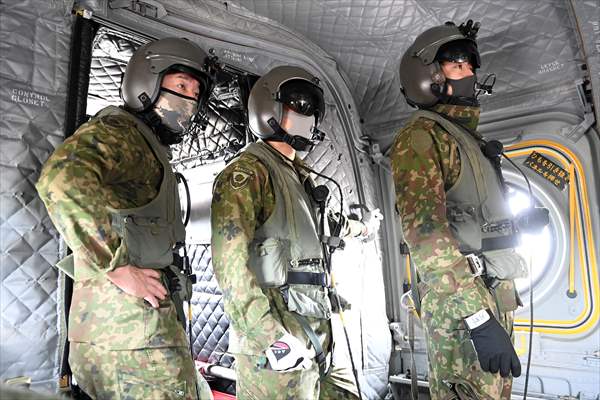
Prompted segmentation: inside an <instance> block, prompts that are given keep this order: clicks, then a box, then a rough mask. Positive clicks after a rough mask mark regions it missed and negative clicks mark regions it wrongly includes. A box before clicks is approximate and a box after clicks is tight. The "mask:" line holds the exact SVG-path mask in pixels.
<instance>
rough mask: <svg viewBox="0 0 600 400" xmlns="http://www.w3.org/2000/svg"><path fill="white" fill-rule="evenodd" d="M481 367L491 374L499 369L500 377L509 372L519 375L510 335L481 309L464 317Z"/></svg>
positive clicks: (489, 314) (519, 367) (518, 362)
mask: <svg viewBox="0 0 600 400" xmlns="http://www.w3.org/2000/svg"><path fill="white" fill-rule="evenodd" d="M465 324H466V325H467V328H468V329H469V333H470V335H471V340H472V341H473V346H474V347H475V351H476V352H477V358H479V365H481V369H482V370H484V371H486V372H491V373H492V374H495V373H497V372H498V371H500V375H501V376H502V377H507V376H508V375H509V374H510V373H511V372H512V376H513V377H517V376H520V375H521V362H520V361H519V357H517V353H516V352H515V349H514V347H513V345H512V342H511V340H510V336H508V333H506V331H505V330H504V328H503V327H502V326H501V325H500V324H499V323H498V321H497V320H496V318H494V316H493V315H492V314H491V313H490V312H489V311H488V310H481V311H479V312H477V313H475V314H473V315H472V316H470V317H468V318H466V319H465Z"/></svg>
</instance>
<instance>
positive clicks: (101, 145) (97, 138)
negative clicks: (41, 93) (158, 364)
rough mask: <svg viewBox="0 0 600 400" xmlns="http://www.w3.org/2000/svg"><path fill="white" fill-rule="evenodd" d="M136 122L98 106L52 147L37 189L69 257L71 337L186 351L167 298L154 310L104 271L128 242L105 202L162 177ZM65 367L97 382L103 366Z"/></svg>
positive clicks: (151, 187) (132, 201)
mask: <svg viewBox="0 0 600 400" xmlns="http://www.w3.org/2000/svg"><path fill="white" fill-rule="evenodd" d="M140 124H143V123H142V122H141V121H140V120H138V119H137V118H135V117H134V116H133V115H131V114H129V113H127V112H125V111H124V110H121V109H118V108H116V107H109V109H107V110H104V111H103V112H102V113H101V114H100V116H97V117H95V118H93V119H91V120H90V121H89V122H88V123H86V124H84V125H82V126H81V127H80V128H79V129H78V130H77V132H75V134H74V135H73V136H71V137H69V138H68V139H67V140H65V142H64V143H63V144H61V145H60V146H59V147H58V148H57V149H56V150H55V152H54V153H53V154H52V155H51V156H50V158H49V159H48V161H47V162H46V164H45V165H44V168H43V169H42V172H41V175H40V178H39V181H38V183H37V185H36V188H37V190H38V193H39V195H40V197H41V199H42V200H43V202H44V204H45V205H46V208H47V209H48V214H49V215H50V218H51V219H52V222H53V223H54V225H55V226H56V228H57V229H58V231H59V232H60V234H61V235H62V237H63V238H64V239H65V241H66V242H67V244H68V245H69V247H70V248H71V250H72V251H73V255H74V259H75V270H74V272H75V277H74V278H75V279H74V280H75V282H74V285H73V298H72V303H71V310H70V314H69V332H68V335H69V340H70V341H71V342H79V343H88V344H90V345H91V344H93V345H97V346H101V347H102V348H104V349H107V350H132V349H152V348H160V349H162V350H159V351H163V350H164V351H166V352H169V351H177V352H179V351H181V352H184V353H186V352H187V348H188V343H187V338H186V335H185V331H184V330H183V328H182V326H181V324H180V323H179V321H178V320H177V314H176V310H175V307H174V305H173V302H172V301H171V300H170V298H167V299H165V300H164V301H161V302H160V307H159V308H158V309H153V308H152V307H150V306H149V305H148V304H147V303H146V302H145V301H144V300H143V299H139V298H137V297H134V296H130V295H127V294H125V293H124V292H123V291H122V290H121V289H119V288H118V287H117V286H115V285H113V284H112V283H111V282H110V281H109V280H108V279H107V278H106V273H107V272H109V271H111V270H113V269H114V268H116V267H118V266H122V265H125V264H127V263H128V260H127V249H126V248H124V247H123V246H122V245H121V240H120V239H119V237H118V235H117V234H116V233H115V232H113V231H112V229H111V219H110V214H109V212H108V210H107V208H106V206H110V207H113V208H119V209H123V208H133V207H139V206H142V205H144V204H146V203H148V202H149V201H150V200H152V199H153V198H154V197H155V196H156V195H157V193H158V188H159V186H160V182H161V176H162V167H161V165H160V163H159V162H158V161H157V160H156V158H155V156H154V154H153V153H152V151H151V149H150V147H149V146H148V144H147V143H146V141H145V140H144V138H143V137H142V135H141V133H140V132H139V131H138V128H137V126H138V125H140ZM140 126H141V125H140ZM146 129H147V128H146ZM163 280H164V276H163ZM170 348H174V349H170ZM76 351H77V350H75V353H76ZM71 352H72V354H73V350H71ZM187 354H188V358H190V362H191V356H190V355H189V353H187ZM84 359H85V355H79V357H77V354H74V362H75V363H77V362H78V360H84ZM129 360H130V361H131V362H134V364H132V365H130V367H131V368H133V369H135V368H139V367H140V366H139V365H137V364H135V362H137V361H135V359H134V358H130V359H129ZM124 362H125V361H124ZM71 367H72V368H73V370H74V371H77V372H76V374H75V377H76V379H77V380H78V381H86V380H87V379H91V378H93V379H94V380H96V379H97V380H99V381H101V380H102V379H103V373H104V372H103V371H105V370H106V369H107V368H108V366H105V365H103V364H97V365H95V370H94V371H91V370H89V368H90V367H89V365H88V369H84V368H83V366H78V365H76V364H75V365H73V364H72V365H71ZM165 371H166V372H168V370H165ZM80 373H86V374H92V375H91V376H83V375H78V374H80ZM179 374H180V372H179ZM167 378H168V377H165V379H167ZM192 379H194V378H193V376H192V377H188V378H187V379H186V380H185V381H186V382H191V381H192Z"/></svg>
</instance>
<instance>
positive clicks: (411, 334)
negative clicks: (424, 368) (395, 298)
mask: <svg viewBox="0 0 600 400" xmlns="http://www.w3.org/2000/svg"><path fill="white" fill-rule="evenodd" d="M411 290H412V288H411ZM408 344H409V346H410V395H411V398H412V400H419V383H418V382H417V364H416V363H415V316H414V315H413V310H411V309H410V307H409V308H408Z"/></svg>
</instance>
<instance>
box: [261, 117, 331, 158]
mask: <svg viewBox="0 0 600 400" xmlns="http://www.w3.org/2000/svg"><path fill="white" fill-rule="evenodd" d="M267 123H268V124H269V126H270V127H271V129H273V133H274V134H273V136H271V137H270V138H269V139H268V140H273V141H276V142H284V143H287V144H289V145H290V146H292V148H293V149H294V150H296V151H311V150H312V149H313V147H314V146H315V142H314V140H313V139H307V138H305V137H302V136H298V135H294V136H292V135H290V134H289V133H287V132H286V131H285V129H283V128H282V127H281V125H279V123H278V122H277V121H276V120H275V118H273V117H271V118H269V120H268V121H267ZM313 132H314V133H313V138H315V139H316V140H323V137H324V136H325V134H324V133H323V132H321V131H319V130H318V129H316V128H315V129H314V131H313ZM315 136H316V137H315Z"/></svg>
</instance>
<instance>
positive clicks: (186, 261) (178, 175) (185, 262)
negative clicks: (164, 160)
mask: <svg viewBox="0 0 600 400" xmlns="http://www.w3.org/2000/svg"><path fill="white" fill-rule="evenodd" d="M175 177H176V179H177V181H178V182H182V183H183V186H184V187H185V197H186V203H187V207H186V213H185V218H184V221H183V226H187V224H188V222H190V214H191V213H192V199H191V196H190V187H189V186H188V183H187V180H186V179H185V177H184V176H183V174H182V173H180V172H175ZM182 247H183V272H184V274H185V276H186V277H187V279H190V277H191V276H192V275H193V274H192V268H191V266H190V260H189V258H188V254H187V248H186V247H185V243H184V244H183V246H182ZM192 282H193V283H195V279H194V281H192ZM185 284H187V282H186V283H185ZM187 325H188V340H189V342H190V355H191V356H192V362H194V344H193V341H192V294H191V293H190V298H189V299H188V324H187ZM195 368H196V367H194V369H195ZM198 385H199V383H196V398H197V399H198V400H200V392H199V391H198Z"/></svg>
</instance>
